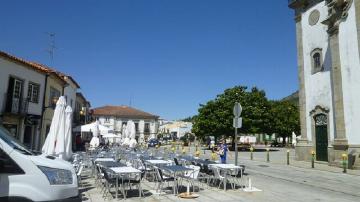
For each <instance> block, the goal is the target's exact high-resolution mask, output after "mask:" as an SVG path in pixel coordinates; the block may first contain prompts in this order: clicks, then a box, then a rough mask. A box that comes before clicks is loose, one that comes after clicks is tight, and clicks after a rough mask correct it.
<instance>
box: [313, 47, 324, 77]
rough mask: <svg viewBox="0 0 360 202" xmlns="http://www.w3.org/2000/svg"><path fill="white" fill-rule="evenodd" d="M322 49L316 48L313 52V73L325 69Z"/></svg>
mask: <svg viewBox="0 0 360 202" xmlns="http://www.w3.org/2000/svg"><path fill="white" fill-rule="evenodd" d="M322 60H323V59H322V50H321V49H320V48H316V49H314V50H313V51H312V52H311V67H312V71H311V72H312V74H315V73H317V72H321V71H323V70H324V68H323V61H322Z"/></svg>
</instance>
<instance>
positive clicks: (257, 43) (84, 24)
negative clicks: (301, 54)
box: [0, 0, 298, 119]
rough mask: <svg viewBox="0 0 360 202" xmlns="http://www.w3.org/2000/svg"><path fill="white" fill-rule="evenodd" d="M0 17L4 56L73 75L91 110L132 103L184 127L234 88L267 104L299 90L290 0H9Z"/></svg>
mask: <svg viewBox="0 0 360 202" xmlns="http://www.w3.org/2000/svg"><path fill="white" fill-rule="evenodd" d="M0 17H1V19H2V22H1V23H0V49H1V50H3V51H6V52H9V53H11V54H14V55H16V56H19V57H22V58H25V59H27V60H31V61H37V62H39V63H43V64H47V65H50V66H52V67H55V68H56V69H58V70H60V71H63V72H65V73H68V74H70V75H72V76H73V77H74V78H75V79H76V80H77V81H78V83H80V85H81V88H82V92H83V93H84V95H85V96H86V97H87V98H88V99H89V100H90V101H91V103H92V106H93V107H98V106H102V105H106V104H112V105H121V104H124V105H129V103H130V99H131V100H132V106H133V107H136V108H139V109H142V110H144V111H147V112H150V113H153V114H157V115H160V116H161V117H163V118H166V119H179V118H185V117H187V116H190V115H194V114H196V113H197V109H198V106H199V104H200V103H205V102H207V101H208V100H210V99H213V98H214V97H215V96H216V95H217V94H220V93H221V92H223V90H224V89H226V88H230V87H233V86H235V85H246V86H257V87H259V88H261V89H264V90H265V91H266V93H267V96H268V97H269V98H270V99H279V98H282V97H284V96H287V95H289V94H291V93H293V92H294V91H296V90H297V89H298V77H297V67H296V41H295V23H294V20H293V19H294V14H293V11H292V10H290V9H289V8H288V7H287V1H286V0H276V1H269V0H259V1H243V0H112V1H110V0H107V1H100V0H97V1H94V0H93V1H90V0H87V1H85V0H84V1H80V0H78V1H70V0H67V1H64V0H63V1H50V0H48V1H44V0H37V1H20V0H12V1H2V2H1V7H0ZM47 32H52V33H56V37H55V45H56V46H57V49H56V50H55V54H54V60H51V59H50V57H49V54H48V53H47V52H46V51H45V50H46V49H47V48H48V46H49V42H50V39H49V37H48V35H47V34H46V33H47Z"/></svg>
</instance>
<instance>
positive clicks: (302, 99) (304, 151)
mask: <svg viewBox="0 0 360 202" xmlns="http://www.w3.org/2000/svg"><path fill="white" fill-rule="evenodd" d="M295 22H296V43H297V61H298V64H297V65H298V76H299V110H300V129H301V136H300V139H299V141H298V143H297V144H296V148H295V159H296V160H300V161H303V160H310V157H311V156H310V153H311V148H312V147H311V145H310V144H309V141H308V138H307V127H306V117H307V114H306V94H305V73H304V50H303V34H302V25H301V13H298V14H297V16H296V17H295Z"/></svg>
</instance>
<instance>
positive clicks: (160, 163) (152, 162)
mask: <svg viewBox="0 0 360 202" xmlns="http://www.w3.org/2000/svg"><path fill="white" fill-rule="evenodd" d="M146 162H147V163H150V164H152V165H157V166H163V165H168V164H171V161H166V160H158V159H152V160H146Z"/></svg>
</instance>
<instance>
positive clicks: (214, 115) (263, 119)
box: [192, 86, 270, 143]
mask: <svg viewBox="0 0 360 202" xmlns="http://www.w3.org/2000/svg"><path fill="white" fill-rule="evenodd" d="M235 102H240V104H241V105H242V108H243V112H242V114H241V117H242V119H243V125H242V128H241V129H240V132H241V133H265V132H266V131H267V130H268V129H269V128H270V124H269V118H270V113H269V107H270V106H269V102H268V100H267V98H266V96H265V92H264V91H263V90H259V89H257V88H256V87H254V88H252V89H251V90H248V88H247V87H245V86H235V87H233V88H229V89H226V90H225V91H224V92H223V93H222V94H220V95H217V96H216V98H215V99H214V100H210V101H208V102H207V103H206V104H205V105H200V108H199V110H198V112H199V113H198V115H197V116H196V117H195V119H194V125H193V131H192V132H193V133H195V134H196V135H197V136H198V137H200V138H203V137H205V136H206V135H213V136H215V137H216V138H218V137H221V136H225V137H227V136H232V137H233V140H234V128H233V107H234V104H235ZM233 143H234V142H233Z"/></svg>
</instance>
